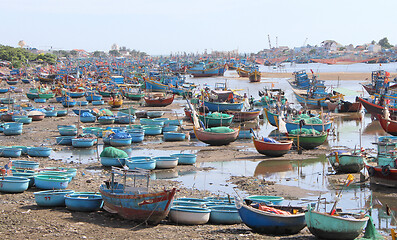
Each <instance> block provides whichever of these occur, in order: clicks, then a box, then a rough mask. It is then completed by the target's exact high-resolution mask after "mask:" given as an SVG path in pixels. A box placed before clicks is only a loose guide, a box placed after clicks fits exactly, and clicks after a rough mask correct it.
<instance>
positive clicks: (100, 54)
mask: <svg viewBox="0 0 397 240" xmlns="http://www.w3.org/2000/svg"><path fill="white" fill-rule="evenodd" d="M92 55H93V56H94V57H104V56H106V54H105V52H103V51H95V52H94V53H93V54H92Z"/></svg>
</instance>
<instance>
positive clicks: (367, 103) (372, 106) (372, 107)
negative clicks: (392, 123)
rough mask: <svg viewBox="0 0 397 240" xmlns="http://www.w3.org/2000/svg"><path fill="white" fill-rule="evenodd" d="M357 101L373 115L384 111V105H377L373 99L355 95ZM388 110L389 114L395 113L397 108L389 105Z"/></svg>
mask: <svg viewBox="0 0 397 240" xmlns="http://www.w3.org/2000/svg"><path fill="white" fill-rule="evenodd" d="M357 101H359V102H361V103H362V104H363V106H364V108H365V110H367V112H368V113H370V114H372V115H373V116H375V117H377V116H378V115H382V114H383V112H384V109H385V107H384V106H383V105H379V103H378V104H377V103H374V101H373V100H369V99H365V98H360V97H357ZM388 111H389V113H390V115H397V108H392V107H390V108H389V109H388Z"/></svg>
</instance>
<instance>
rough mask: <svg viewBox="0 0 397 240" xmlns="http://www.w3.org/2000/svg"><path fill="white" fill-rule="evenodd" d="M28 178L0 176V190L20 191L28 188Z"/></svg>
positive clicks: (8, 191)
mask: <svg viewBox="0 0 397 240" xmlns="http://www.w3.org/2000/svg"><path fill="white" fill-rule="evenodd" d="M29 182H30V180H29V179H28V178H25V177H15V176H3V177H1V178H0V192H6V193H21V192H24V191H25V190H27V189H28V188H29Z"/></svg>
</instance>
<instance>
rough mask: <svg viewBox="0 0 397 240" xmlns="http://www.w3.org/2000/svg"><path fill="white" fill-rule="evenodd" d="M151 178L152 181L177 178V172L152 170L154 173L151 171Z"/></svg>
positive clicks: (173, 170) (172, 170)
mask: <svg viewBox="0 0 397 240" xmlns="http://www.w3.org/2000/svg"><path fill="white" fill-rule="evenodd" d="M151 177H152V178H153V179H171V178H177V177H178V171H177V170H176V169H166V170H154V171H152V174H151Z"/></svg>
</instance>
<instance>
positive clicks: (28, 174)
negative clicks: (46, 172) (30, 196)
mask: <svg viewBox="0 0 397 240" xmlns="http://www.w3.org/2000/svg"><path fill="white" fill-rule="evenodd" d="M35 174H36V173H35V172H34V171H33V172H19V171H15V169H13V171H12V176H14V177H23V178H27V179H29V187H32V186H33V185H34V176H35Z"/></svg>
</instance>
